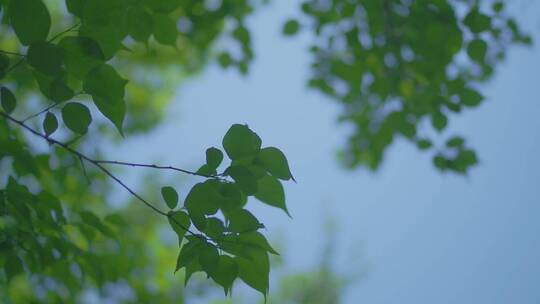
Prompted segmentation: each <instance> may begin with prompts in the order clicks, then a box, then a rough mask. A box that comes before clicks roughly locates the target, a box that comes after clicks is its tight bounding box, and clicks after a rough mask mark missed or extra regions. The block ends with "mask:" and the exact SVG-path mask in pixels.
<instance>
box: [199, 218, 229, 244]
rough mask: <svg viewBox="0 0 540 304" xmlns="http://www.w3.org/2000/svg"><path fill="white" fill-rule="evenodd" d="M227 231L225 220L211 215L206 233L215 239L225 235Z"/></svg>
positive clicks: (207, 220) (207, 222) (207, 221)
mask: <svg viewBox="0 0 540 304" xmlns="http://www.w3.org/2000/svg"><path fill="white" fill-rule="evenodd" d="M224 231H225V225H224V224H223V221H221V220H220V219H218V218H216V217H210V218H208V219H206V228H205V229H204V231H203V232H204V233H205V234H206V235H208V236H209V237H211V238H213V239H218V238H220V237H221V236H222V235H223V232H224Z"/></svg>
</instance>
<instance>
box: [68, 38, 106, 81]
mask: <svg viewBox="0 0 540 304" xmlns="http://www.w3.org/2000/svg"><path fill="white" fill-rule="evenodd" d="M58 45H59V46H60V47H61V48H62V50H63V52H64V62H65V65H66V69H67V71H68V72H69V73H70V74H72V75H73V76H75V77H76V78H78V79H81V80H82V79H84V77H85V76H86V74H88V72H90V71H91V70H92V69H94V68H96V67H98V66H100V65H101V64H103V62H104V60H105V56H104V55H103V52H102V51H101V48H100V46H99V44H98V43H97V42H96V41H94V40H92V39H91V38H87V37H73V36H70V37H64V38H62V40H60V42H59V43H58Z"/></svg>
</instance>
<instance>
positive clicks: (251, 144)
mask: <svg viewBox="0 0 540 304" xmlns="http://www.w3.org/2000/svg"><path fill="white" fill-rule="evenodd" d="M223 148H225V152H227V155H228V156H229V158H230V159H232V160H236V159H241V158H246V157H253V156H256V155H257V153H258V152H259V150H260V149H261V139H260V138H259V136H258V135H257V134H256V133H255V132H253V131H251V130H250V129H249V128H248V127H247V126H245V125H240V124H234V125H232V126H231V127H230V128H229V130H228V131H227V133H226V134H225V136H224V137H223Z"/></svg>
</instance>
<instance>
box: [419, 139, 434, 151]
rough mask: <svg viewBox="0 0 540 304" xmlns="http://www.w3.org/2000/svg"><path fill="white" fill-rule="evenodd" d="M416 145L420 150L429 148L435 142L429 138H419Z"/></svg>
mask: <svg viewBox="0 0 540 304" xmlns="http://www.w3.org/2000/svg"><path fill="white" fill-rule="evenodd" d="M416 146H417V147H418V149H420V150H427V149H429V148H431V147H432V146H433V143H431V141H430V140H429V139H419V140H417V141H416Z"/></svg>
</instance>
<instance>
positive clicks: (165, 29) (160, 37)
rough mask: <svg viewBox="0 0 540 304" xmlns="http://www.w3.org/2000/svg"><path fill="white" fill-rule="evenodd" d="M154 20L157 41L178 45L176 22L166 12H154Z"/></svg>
mask: <svg viewBox="0 0 540 304" xmlns="http://www.w3.org/2000/svg"><path fill="white" fill-rule="evenodd" d="M153 22H154V37H155V38H156V41H157V42H159V43H161V44H164V45H171V46H174V47H176V37H177V36H178V29H177V28H176V22H174V20H172V19H171V18H169V16H167V15H165V14H154V18H153Z"/></svg>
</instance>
